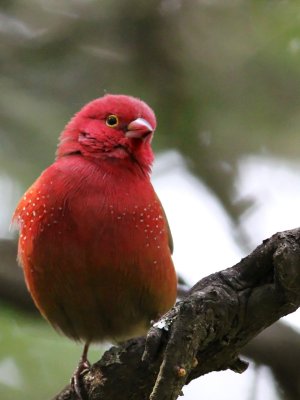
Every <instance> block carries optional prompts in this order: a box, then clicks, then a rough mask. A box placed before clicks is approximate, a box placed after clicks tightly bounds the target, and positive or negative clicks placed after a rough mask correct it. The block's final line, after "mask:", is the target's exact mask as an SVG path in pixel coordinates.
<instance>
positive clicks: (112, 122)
mask: <svg viewBox="0 0 300 400" xmlns="http://www.w3.org/2000/svg"><path fill="white" fill-rule="evenodd" d="M105 122H106V125H107V126H109V127H110V128H115V127H116V126H117V125H118V124H119V118H118V117H117V116H116V115H114V114H111V115H109V116H108V117H107V118H106V121H105Z"/></svg>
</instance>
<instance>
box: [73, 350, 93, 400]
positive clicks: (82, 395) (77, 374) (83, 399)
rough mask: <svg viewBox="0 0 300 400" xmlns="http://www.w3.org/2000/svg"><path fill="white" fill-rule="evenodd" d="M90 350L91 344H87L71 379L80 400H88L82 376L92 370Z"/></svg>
mask: <svg viewBox="0 0 300 400" xmlns="http://www.w3.org/2000/svg"><path fill="white" fill-rule="evenodd" d="M88 348H89V344H88V343H86V344H85V346H84V349H83V353H82V356H81V358H80V360H79V363H78V365H77V368H76V369H75V371H74V374H73V376H72V378H71V386H72V388H73V390H74V392H75V393H76V395H77V397H78V399H79V400H87V396H86V391H85V388H84V386H83V384H82V375H83V374H84V373H86V372H88V371H89V370H90V368H91V364H90V363H89V360H88V359H87V352H88Z"/></svg>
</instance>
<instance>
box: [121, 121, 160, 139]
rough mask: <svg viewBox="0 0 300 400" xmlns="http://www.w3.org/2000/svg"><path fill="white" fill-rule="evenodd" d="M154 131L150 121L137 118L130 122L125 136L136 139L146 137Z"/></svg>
mask: <svg viewBox="0 0 300 400" xmlns="http://www.w3.org/2000/svg"><path fill="white" fill-rule="evenodd" d="M153 131H154V129H153V128H152V126H151V125H150V124H149V122H148V121H146V120H145V119H144V118H137V119H135V120H134V121H131V122H130V123H129V124H128V126H127V132H126V133H125V136H126V137H128V138H134V139H144V138H145V137H146V136H148V135H149V134H150V133H152V132H153Z"/></svg>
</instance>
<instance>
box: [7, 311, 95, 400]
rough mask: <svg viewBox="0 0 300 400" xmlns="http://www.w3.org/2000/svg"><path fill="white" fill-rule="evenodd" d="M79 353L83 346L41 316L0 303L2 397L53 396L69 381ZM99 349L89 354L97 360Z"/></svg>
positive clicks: (32, 399)
mask: <svg viewBox="0 0 300 400" xmlns="http://www.w3.org/2000/svg"><path fill="white" fill-rule="evenodd" d="M80 353H81V347H80V346H78V345H77V346H76V345H75V344H74V343H72V342H71V341H70V340H68V339H66V338H64V337H62V336H59V335H58V334H57V333H56V332H54V331H53V330H52V329H51V328H50V327H49V326H48V325H47V324H46V323H45V322H44V321H42V320H41V319H40V318H34V317H31V318H28V317H25V316H23V315H22V314H21V313H17V312H15V311H13V310H12V309H10V308H6V306H5V305H4V304H0V393H1V400H16V399H30V400H41V399H50V398H52V397H53V395H54V394H55V391H56V392H58V391H59V390H60V389H62V387H63V386H64V385H66V383H67V382H68V380H69V378H70V376H71V374H72V372H73V370H74V369H75V366H76V364H77V362H78V359H79V355H80ZM97 353H98V354H97ZM97 353H96V350H95V349H94V350H93V349H92V350H91V352H90V356H91V357H92V358H93V359H95V360H96V359H97V356H98V358H99V356H100V351H99V350H98V352H97ZM95 357H96V358H95Z"/></svg>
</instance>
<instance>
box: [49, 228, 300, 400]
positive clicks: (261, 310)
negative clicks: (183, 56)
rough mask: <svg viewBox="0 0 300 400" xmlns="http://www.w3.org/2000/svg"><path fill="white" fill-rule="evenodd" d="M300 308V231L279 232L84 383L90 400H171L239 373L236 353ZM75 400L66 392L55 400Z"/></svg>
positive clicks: (111, 354) (110, 355) (106, 359)
mask: <svg viewBox="0 0 300 400" xmlns="http://www.w3.org/2000/svg"><path fill="white" fill-rule="evenodd" d="M299 305H300V229H296V230H292V231H286V232H282V233H277V234H276V235H274V236H272V237H271V238H270V239H267V240H265V241H264V242H263V243H262V244H261V245H260V246H259V247H257V249H256V250H254V252H253V253H251V254H250V255H249V256H248V257H245V258H244V259H242V260H241V261H240V262H239V263H238V264H236V265H235V266H234V267H232V268H229V269H226V270H224V271H220V272H218V273H215V274H212V275H210V276H208V277H206V278H204V279H202V280H201V281H199V282H198V283H197V284H196V285H195V286H194V287H193V288H192V289H191V290H190V291H189V293H188V295H187V296H186V297H185V298H184V299H182V300H180V301H179V302H178V303H177V304H176V305H175V307H174V308H173V309H171V310H170V311H169V312H168V313H167V314H166V315H165V316H164V317H163V318H162V319H161V320H160V322H159V323H157V324H155V326H154V327H153V328H151V329H150V331H149V333H148V336H147V338H146V339H145V338H138V339H133V340H130V341H127V342H125V343H123V344H122V345H120V346H119V347H112V348H111V349H110V350H108V351H107V352H106V353H105V354H104V355H103V357H102V359H101V360H100V361H99V362H97V363H95V364H94V365H93V366H92V368H91V369H90V370H89V371H88V372H86V373H85V374H84V376H83V384H84V387H85V391H86V398H87V399H89V400H96V399H97V400H99V399H114V400H119V399H120V400H121V399H122V400H125V399H130V400H144V399H145V400H146V399H150V400H173V399H176V398H177V397H178V396H179V394H180V393H181V389H182V387H183V386H184V385H185V384H188V383H189V382H190V381H191V380H193V379H195V378H197V377H199V376H201V375H204V374H206V373H208V372H211V371H220V370H225V369H228V368H229V369H232V370H233V371H236V372H239V373H241V372H243V371H244V370H245V369H246V368H247V364H246V363H245V362H243V361H241V360H240V359H239V353H240V351H241V349H242V348H243V347H244V346H245V345H246V343H247V342H249V341H250V340H251V339H252V338H253V337H254V336H256V335H257V334H258V333H259V332H261V331H262V330H263V329H265V328H266V327H268V326H269V325H271V324H273V323H274V322H275V321H276V320H278V319H279V318H280V317H282V316H284V315H286V314H289V313H291V312H293V311H295V310H296V309H297V308H298V307H299ZM72 399H74V400H75V399H77V397H76V395H75V393H74V392H73V389H72V388H71V387H70V386H68V387H66V388H65V389H64V390H63V391H62V392H61V393H60V394H58V395H57V396H56V397H55V400H72Z"/></svg>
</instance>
